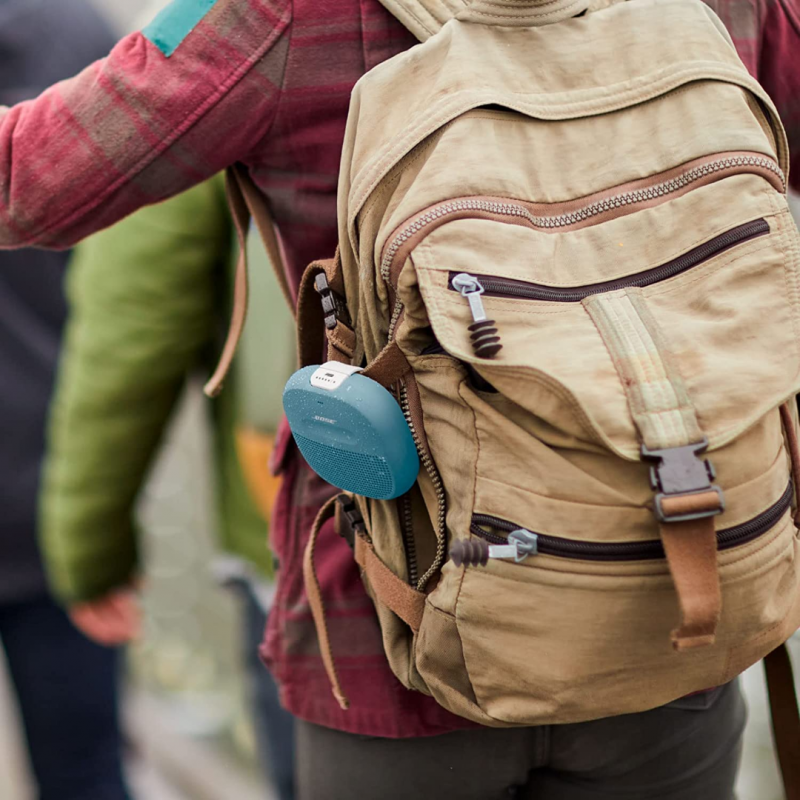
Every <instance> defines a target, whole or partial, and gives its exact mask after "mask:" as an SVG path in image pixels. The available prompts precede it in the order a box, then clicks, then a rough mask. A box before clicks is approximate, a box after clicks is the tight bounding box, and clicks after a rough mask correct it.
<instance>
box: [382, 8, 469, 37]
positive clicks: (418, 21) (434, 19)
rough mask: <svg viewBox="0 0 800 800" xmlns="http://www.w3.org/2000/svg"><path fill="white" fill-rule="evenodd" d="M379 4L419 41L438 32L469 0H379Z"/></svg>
mask: <svg viewBox="0 0 800 800" xmlns="http://www.w3.org/2000/svg"><path fill="white" fill-rule="evenodd" d="M380 1H381V5H382V6H383V7H384V8H385V9H386V10H387V11H388V12H389V13H390V14H391V15H392V16H393V17H394V18H395V19H397V20H398V21H399V22H401V23H402V24H403V26H404V27H405V28H407V29H408V30H409V31H410V32H411V33H413V34H414V36H416V37H417V39H419V40H420V41H421V42H424V41H426V40H427V39H430V38H431V36H433V35H434V34H436V33H438V32H439V31H440V30H441V28H442V26H443V25H444V24H445V22H448V21H449V20H451V19H452V18H453V17H455V16H456V14H458V13H459V12H461V11H463V10H464V9H465V8H466V7H467V6H468V5H469V2H470V0H424V1H423V0H380Z"/></svg>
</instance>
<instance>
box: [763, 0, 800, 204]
mask: <svg viewBox="0 0 800 800" xmlns="http://www.w3.org/2000/svg"><path fill="white" fill-rule="evenodd" d="M762 32H763V33H762V41H761V58H760V62H759V66H758V79H759V81H760V82H761V84H762V85H763V86H764V88H765V89H766V90H767V92H768V93H769V95H770V97H771V98H772V100H773V102H774V103H775V105H776V107H777V109H778V113H779V114H780V115H781V119H782V120H783V124H784V126H785V127H786V133H787V135H788V137H789V150H790V152H791V159H792V161H791V170H790V173H789V181H790V183H791V186H792V188H793V189H795V190H796V191H800V5H798V0H773V1H772V2H768V3H766V4H765V18H764V24H763V27H762Z"/></svg>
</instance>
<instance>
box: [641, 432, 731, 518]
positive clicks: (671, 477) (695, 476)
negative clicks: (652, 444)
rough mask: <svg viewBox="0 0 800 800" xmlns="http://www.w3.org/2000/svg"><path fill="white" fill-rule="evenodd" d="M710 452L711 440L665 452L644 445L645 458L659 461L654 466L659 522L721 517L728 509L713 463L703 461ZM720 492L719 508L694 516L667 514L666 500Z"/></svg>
mask: <svg viewBox="0 0 800 800" xmlns="http://www.w3.org/2000/svg"><path fill="white" fill-rule="evenodd" d="M707 449H708V439H705V438H704V439H703V440H702V441H701V442H696V443H695V444H689V445H685V446H684V447H669V448H666V449H663V450H649V449H648V448H647V446H646V445H644V444H643V445H642V458H643V459H644V460H646V461H653V462H655V463H654V464H653V465H652V466H651V467H650V485H651V487H652V489H653V491H654V492H656V497H655V514H656V518H657V519H658V521H659V522H689V521H691V520H695V519H705V518H706V517H714V516H716V515H717V514H721V513H722V512H723V511H724V510H725V498H724V496H723V494H722V489H720V488H719V486H716V485H715V484H713V483H712V481H713V480H714V479H715V478H716V472H715V471H714V467H713V466H712V464H711V462H710V461H708V460H707V459H704V458H700V455H701V454H702V453H704V452H705V451H706V450H707ZM706 492H716V494H717V497H718V498H719V505H718V506H717V508H711V509H708V510H707V511H697V512H694V513H691V514H676V515H669V514H668V513H667V512H665V511H664V507H663V502H662V501H663V500H664V499H665V498H669V497H678V496H682V495H692V494H704V493H706Z"/></svg>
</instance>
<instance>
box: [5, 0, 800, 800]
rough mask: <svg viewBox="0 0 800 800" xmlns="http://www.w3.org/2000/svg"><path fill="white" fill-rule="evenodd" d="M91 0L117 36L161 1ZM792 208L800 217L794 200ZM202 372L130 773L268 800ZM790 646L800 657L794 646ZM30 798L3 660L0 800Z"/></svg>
mask: <svg viewBox="0 0 800 800" xmlns="http://www.w3.org/2000/svg"><path fill="white" fill-rule="evenodd" d="M93 2H94V3H95V4H96V5H97V6H98V7H99V8H100V9H101V10H102V11H103V13H104V14H106V15H107V16H108V18H109V20H110V21H111V23H112V24H113V26H114V27H115V29H116V30H117V31H118V32H119V33H120V34H122V33H125V32H127V31H129V30H132V29H134V28H135V27H138V26H140V25H142V24H144V23H145V22H146V21H148V19H149V18H150V17H152V16H153V15H154V14H155V13H156V12H157V11H158V9H159V8H160V7H161V6H163V5H165V2H162V0H150V2H147V0H142V1H141V2H137V1H136V0H93ZM795 208H796V211H797V213H798V214H800V202H797V201H795ZM798 218H800V217H798ZM255 267H256V268H258V267H266V265H265V264H257V265H255ZM201 377H202V376H198V379H197V380H196V381H195V382H194V383H193V384H192V386H191V387H190V389H189V390H188V391H187V392H186V395H185V397H184V399H183V401H182V410H181V413H180V414H179V415H178V416H177V419H176V422H175V423H174V424H173V426H172V430H171V433H170V435H169V436H168V437H167V441H166V442H165V445H164V447H163V452H162V454H161V457H160V459H159V461H158V463H157V465H156V467H155V468H154V470H153V473H152V476H151V478H150V481H149V486H148V488H147V491H146V492H145V493H144V497H143V500H142V504H141V521H142V524H143V526H144V528H145V530H146V532H147V539H148V543H147V548H146V562H147V570H146V571H147V586H148V590H147V593H146V595H145V598H144V603H145V610H146V625H145V634H144V636H143V637H142V639H141V641H140V642H139V643H138V644H137V645H136V646H134V647H132V648H131V649H130V654H129V668H128V677H129V680H128V687H127V690H126V702H125V709H126V711H125V717H126V729H127V735H128V737H129V742H130V747H129V751H130V758H129V771H130V774H131V780H132V783H133V785H134V789H135V791H136V792H137V798H138V800H223V798H224V799H225V800H227V798H232V797H235V798H236V800H251V798H252V800H255V799H256V798H260V800H269V798H272V797H273V794H272V792H271V790H270V789H269V788H268V787H267V786H265V785H264V783H263V780H262V779H261V777H260V773H259V771H258V769H257V767H256V754H255V744H254V737H253V732H252V725H251V720H250V716H249V713H248V708H247V702H246V699H245V696H246V692H245V686H244V677H243V676H242V674H241V666H240V664H241V659H240V657H239V653H240V651H241V648H242V643H241V642H240V641H239V639H238V633H239V630H240V626H239V625H238V624H237V610H236V609H235V608H234V602H235V601H234V599H233V598H232V597H231V595H230V593H229V592H226V591H225V590H223V589H221V588H220V587H219V585H218V583H217V581H216V580H215V578H214V575H213V561H214V559H213V544H212V543H213V539H214V535H213V527H212V526H213V525H214V524H215V522H214V519H215V515H214V502H215V494H214V491H213V485H212V471H211V467H210V462H211V438H210V432H209V419H208V416H207V415H208V407H207V405H206V403H205V402H204V400H203V397H202V394H201V380H200V378H201ZM276 391H277V388H276ZM793 649H794V652H795V655H796V663H798V664H800V646H798V644H797V643H794V648H793ZM744 686H745V690H746V693H747V696H748V701H749V705H750V714H751V716H750V723H749V727H748V731H747V737H746V753H745V761H744V767H743V770H742V774H741V778H740V785H739V800H780V798H781V797H782V793H781V788H780V782H779V778H778V773H777V766H776V763H775V759H774V755H773V751H772V743H771V739H770V732H769V719H768V714H767V709H766V695H765V688H764V684H763V679H762V674H761V668H760V667H757V668H754V669H753V670H751V671H750V672H749V673H748V674H747V675H746V676H745V678H744ZM32 797H33V795H32V793H31V790H30V782H29V778H28V767H27V763H26V758H25V756H24V750H23V748H22V745H21V742H20V736H19V729H18V719H17V716H16V711H15V708H14V703H13V701H12V699H11V696H10V693H9V692H8V687H7V678H6V676H5V674H4V671H3V665H2V659H0V799H1V800H31V799H32ZM87 800H90V798H87Z"/></svg>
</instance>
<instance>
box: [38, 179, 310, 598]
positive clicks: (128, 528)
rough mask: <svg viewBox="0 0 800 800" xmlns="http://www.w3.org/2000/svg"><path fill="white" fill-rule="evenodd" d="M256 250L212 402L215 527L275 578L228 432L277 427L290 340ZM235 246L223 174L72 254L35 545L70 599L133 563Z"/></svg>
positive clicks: (216, 328)
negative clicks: (243, 308)
mask: <svg viewBox="0 0 800 800" xmlns="http://www.w3.org/2000/svg"><path fill="white" fill-rule="evenodd" d="M250 249H251V261H255V262H261V263H253V265H252V266H253V269H252V273H253V276H252V284H253V285H252V295H251V303H252V305H251V308H252V307H253V306H256V304H257V307H258V309H259V313H258V314H255V313H252V314H250V318H249V320H248V325H247V328H246V330H245V335H244V337H243V341H242V350H241V351H240V353H239V355H238V356H237V363H236V365H235V368H234V370H233V374H232V376H231V377H230V378H229V380H228V382H227V384H226V390H225V391H224V392H223V393H222V395H221V396H220V398H219V399H218V400H216V401H214V409H213V412H214V413H213V419H214V423H215V445H216V453H215V456H216V458H215V466H216V472H217V478H218V480H217V487H218V501H219V502H218V508H219V510H220V519H219V526H218V527H219V531H220V538H221V549H223V550H224V551H225V552H227V553H230V554H234V555H238V556H242V557H244V558H245V559H247V561H249V562H251V564H252V565H254V566H255V567H256V568H257V569H258V571H259V572H260V573H262V574H263V575H266V576H269V575H270V574H271V570H272V567H271V557H270V555H269V552H268V547H267V535H266V534H267V530H266V524H265V522H264V520H263V519H262V518H261V516H260V515H259V513H258V511H257V510H256V508H255V506H254V504H253V502H252V501H251V499H250V496H249V493H248V490H247V487H246V485H245V483H244V479H243V476H242V472H241V468H240V466H239V463H238V460H237V456H236V448H235V436H234V433H235V429H236V426H237V425H238V424H249V425H251V426H255V427H257V428H258V429H260V430H262V431H264V432H269V431H270V430H274V428H275V426H276V424H277V420H278V416H279V413H280V389H281V388H282V386H283V381H284V380H285V378H286V377H287V376H288V373H289V372H290V371H291V368H292V366H293V357H294V356H293V352H294V349H293V344H292V342H291V337H292V334H291V318H290V317H289V315H288V312H287V311H286V309H285V308H283V306H282V305H281V304H282V303H283V299H282V297H281V296H280V292H278V291H274V290H271V289H272V287H270V286H269V282H270V281H272V280H274V279H273V278H272V276H271V273H270V270H269V269H268V268H267V266H268V265H267V264H266V256H265V255H264V253H263V249H261V248H260V245H255V246H254V244H253V243H252V242H251V245H250ZM233 255H234V248H233V243H232V224H231V221H230V217H229V215H228V212H227V208H226V205H225V195H224V184H223V181H222V178H221V176H220V177H218V178H215V179H213V180H211V181H209V182H207V183H205V184H202V185H200V186H198V187H196V188H194V189H192V190H191V191H188V192H186V193H185V194H183V195H180V196H178V197H176V198H174V199H172V200H169V201H167V202H165V203H162V204H160V205H157V206H152V207H150V208H145V209H143V210H142V211H139V212H138V213H136V214H134V215H133V216H131V217H128V218H127V219H126V220H124V221H122V222H121V223H119V224H117V225H116V226H115V227H113V228H111V229H110V230H107V231H104V232H103V233H100V234H98V235H96V236H94V237H92V238H90V239H89V240H87V241H86V242H85V243H84V244H83V245H81V246H80V247H79V248H78V250H77V252H76V254H75V257H74V260H73V262H72V264H71V266H70V270H69V273H68V277H67V294H68V298H69V302H70V319H69V322H68V325H67V329H66V335H65V339H64V350H63V353H62V359H61V365H60V370H59V378H58V384H57V389H56V393H55V395H54V400H53V405H52V409H51V422H50V431H49V445H48V455H47V458H46V463H45V471H44V482H43V490H42V498H41V512H42V513H41V521H42V524H41V537H42V538H41V547H42V552H43V555H44V560H45V563H46V566H47V570H48V573H49V576H50V582H51V585H52V588H53V591H54V592H55V593H56V595H57V596H58V597H59V598H60V599H61V600H63V601H64V602H67V603H73V602H76V601H81V600H88V599H91V598H93V597H97V596H99V595H102V594H104V593H105V592H107V591H108V590H109V589H112V588H114V587H117V586H120V585H122V584H125V583H127V582H128V581H129V580H130V579H131V578H132V577H134V576H135V575H136V573H137V570H138V555H137V554H138V550H139V539H140V535H139V531H138V529H137V525H136V521H135V504H136V499H137V495H138V494H139V492H140V490H141V488H142V485H143V483H144V480H145V478H146V476H147V472H148V468H149V467H150V465H151V463H152V461H153V457H154V455H155V454H156V452H157V450H158V445H159V442H160V440H161V438H162V435H163V433H164V430H165V427H166V425H167V423H168V421H169V419H170V416H171V414H172V412H173V409H174V408H175V405H176V401H177V400H178V398H179V396H180V394H181V391H182V389H183V387H184V385H185V383H186V379H187V376H188V375H189V374H190V373H191V372H193V371H196V370H197V369H200V370H201V371H202V372H204V373H207V372H208V370H209V369H210V368H211V366H212V365H213V360H214V357H215V356H216V354H217V353H218V350H219V344H220V342H221V339H222V335H223V333H224V330H225V326H226V325H227V320H228V313H229V308H230V294H231V287H232V285H233V266H234V258H233ZM270 305H271V306H272V307H270ZM265 341H266V342H268V343H269V344H268V345H267V346H264V342H265ZM270 359H272V361H273V362H274V363H270Z"/></svg>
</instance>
